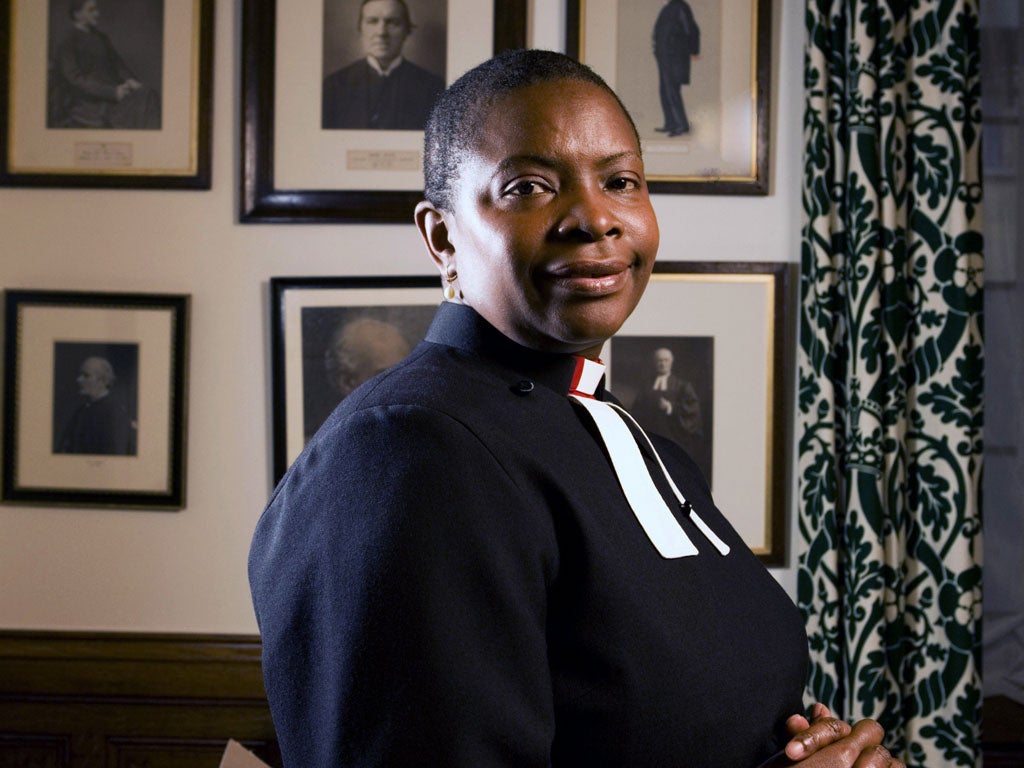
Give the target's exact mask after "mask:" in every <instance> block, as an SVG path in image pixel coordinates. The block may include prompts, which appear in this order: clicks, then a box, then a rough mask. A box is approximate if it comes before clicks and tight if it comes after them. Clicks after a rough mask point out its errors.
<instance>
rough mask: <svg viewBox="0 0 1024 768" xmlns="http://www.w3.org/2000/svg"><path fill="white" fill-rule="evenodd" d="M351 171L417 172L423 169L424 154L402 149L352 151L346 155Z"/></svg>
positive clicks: (348, 167) (347, 165)
mask: <svg viewBox="0 0 1024 768" xmlns="http://www.w3.org/2000/svg"><path fill="white" fill-rule="evenodd" d="M345 161H346V167H347V169H348V170H350V171H416V172H419V171H420V170H421V169H422V168H423V161H422V153H420V152H416V151H414V150H407V149H406V150H402V149H350V150H348V152H346V153H345Z"/></svg>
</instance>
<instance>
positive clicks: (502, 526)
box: [249, 405, 557, 768]
mask: <svg viewBox="0 0 1024 768" xmlns="http://www.w3.org/2000/svg"><path fill="white" fill-rule="evenodd" d="M537 506H538V505H537V504H532V505H531V504H530V503H528V502H527V501H526V500H525V497H524V494H523V492H522V491H521V490H520V489H519V488H518V487H517V486H516V484H515V482H513V480H512V478H511V477H510V475H509V474H508V473H507V472H506V471H505V470H504V469H503V467H502V463H501V460H500V458H499V457H497V456H494V455H493V454H492V452H491V451H490V450H489V449H488V447H487V446H486V445H485V444H484V443H483V442H481V441H480V440H479V439H478V438H477V437H476V436H474V435H473V434H472V433H471V431H470V430H469V429H468V428H467V427H466V426H464V425H463V424H461V423H459V422H458V421H456V420H454V419H453V418H452V417H450V416H448V415H445V414H442V413H439V412H437V411H433V410H430V409H426V408H422V407H418V406H394V405H390V406H386V407H383V406H382V407H375V408H369V409H366V410H362V411H358V412H356V413H355V414H353V415H351V416H348V417H347V418H346V419H345V420H344V421H343V422H341V423H340V424H337V425H335V426H334V427H333V428H331V429H329V430H328V431H327V432H325V433H322V434H321V435H320V436H318V438H316V439H315V440H314V443H313V444H312V445H311V446H310V450H308V451H307V452H306V453H305V454H304V455H303V457H302V458H300V460H299V461H298V462H297V463H296V465H295V466H294V467H293V468H292V469H291V470H290V471H289V473H288V474H287V475H286V477H285V479H284V480H283V482H282V483H281V485H280V486H279V488H278V490H277V492H276V493H275V497H274V498H273V499H272V501H271V503H270V505H269V506H268V508H267V510H266V511H265V512H264V515H263V517H262V518H261V520H260V522H259V524H258V526H257V530H256V534H255V536H254V539H253V545H252V550H251V553H250V559H249V575H250V582H251V586H252V592H253V599H254V603H255V607H256V612H257V618H258V621H259V626H260V631H261V634H262V639H263V663H264V677H265V681H266V686H267V693H268V697H269V700H270V704H271V710H272V713H273V717H274V722H275V727H276V729H277V733H278V738H279V740H280V745H281V749H282V754H283V755H284V758H285V765H286V766H287V767H288V768H319V767H322V768H328V767H330V768H335V767H336V766H342V765H344V766H352V767H353V768H358V767H369V766H396V765H403V766H406V765H408V766H413V765H437V766H440V765H443V766H448V767H450V768H460V767H461V766H466V768H469V767H470V766H472V767H473V768H479V767H480V766H509V767H511V766H515V767H516V768H523V767H524V766H542V765H548V764H549V762H550V751H551V742H552V739H553V737H554V714H553V705H552V684H551V679H550V673H549V668H548V662H547V648H546V635H545V621H546V603H547V600H546V594H547V587H548V585H549V583H550V581H551V579H553V574H554V570H555V569H556V568H557V556H556V554H555V553H556V551H557V550H556V546H555V539H554V532H553V530H552V525H551V522H550V513H548V512H546V511H545V510H541V509H537V508H536V507H537Z"/></svg>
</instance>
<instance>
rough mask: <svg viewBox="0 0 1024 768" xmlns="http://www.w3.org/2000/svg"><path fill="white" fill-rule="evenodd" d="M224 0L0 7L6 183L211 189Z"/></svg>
mask: <svg viewBox="0 0 1024 768" xmlns="http://www.w3.org/2000/svg"><path fill="white" fill-rule="evenodd" d="M213 2H214V0H0V83H2V87H0V184H2V185H6V186H24V187H132V188H135V187H144V188H171V189H174V188H186V189H209V188H210V121H211V109H212V77H213Z"/></svg>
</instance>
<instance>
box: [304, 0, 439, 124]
mask: <svg viewBox="0 0 1024 768" xmlns="http://www.w3.org/2000/svg"><path fill="white" fill-rule="evenodd" d="M328 2H330V0H328ZM325 10H326V9H325ZM329 24H330V20H329V19H326V20H325V33H329V32H331V31H332V30H329V29H326V27H327V26H328V25H329ZM357 29H358V32H359V43H360V45H361V48H362V52H363V56H362V58H360V59H358V60H357V61H355V62H353V63H351V64H349V65H347V66H345V67H342V68H341V69H338V70H336V71H334V72H332V73H330V74H329V75H327V76H326V77H325V78H324V81H323V101H322V108H323V112H322V122H321V127H323V128H325V129H332V128H344V129H379V130H414V131H419V130H423V125H424V123H425V122H426V120H427V115H428V114H430V108H431V107H432V106H433V104H434V99H435V98H437V96H438V94H440V93H441V91H443V90H444V78H443V77H441V76H440V75H437V74H435V73H434V72H431V71H429V70H427V69H425V68H423V67H421V66H419V65H418V64H414V63H413V62H412V61H410V60H409V59H407V58H406V57H405V55H404V49H405V45H406V42H407V41H408V39H409V37H410V35H411V34H412V32H413V30H414V29H415V25H414V24H413V22H412V17H411V16H410V14H409V7H408V5H407V4H406V3H405V0H362V3H361V4H360V6H359V17H358V24H357Z"/></svg>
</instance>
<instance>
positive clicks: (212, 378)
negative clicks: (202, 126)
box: [0, 0, 802, 633]
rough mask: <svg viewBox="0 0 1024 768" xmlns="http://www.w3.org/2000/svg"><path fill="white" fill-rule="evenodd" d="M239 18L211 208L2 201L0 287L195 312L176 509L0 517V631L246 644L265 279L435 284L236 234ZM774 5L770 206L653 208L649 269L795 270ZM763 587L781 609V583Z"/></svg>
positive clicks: (795, 113)
mask: <svg viewBox="0 0 1024 768" xmlns="http://www.w3.org/2000/svg"><path fill="white" fill-rule="evenodd" d="M240 5H241V3H238V2H230V1H229V0H220V2H218V3H217V11H216V14H217V19H216V29H217V31H216V54H215V59H216V65H215V66H216V73H215V84H214V86H215V109H214V112H215V114H214V147H213V158H214V167H213V188H212V189H211V190H210V191H208V192H163V191H100V190H80V191H72V190H56V189H49V190H27V189H25V190H16V189H2V190H0V233H2V234H0V286H2V287H3V288H31V289H50V290H66V289H74V290H86V291H139V292H169V293H189V294H191V295H192V302H193V303H192V344H191V355H192V359H191V366H190V381H189V419H188V427H189V435H188V506H187V507H186V508H185V509H184V510H182V511H180V512H141V511H117V510H101V509H48V508H30V507H19V506H13V505H0V584H2V585H3V588H2V589H0V628H6V629H15V628H16V629H67V630H138V631H171V632H226V633H236V632H238V633H250V632H255V631H256V624H255V620H254V618H253V613H252V608H251V605H250V602H249V590H248V584H247V580H246V555H247V551H248V546H249V538H250V535H251V532H252V529H253V526H254V525H255V523H256V519H257V517H258V516H259V513H260V511H261V509H262V506H263V504H264V502H265V500H266V498H267V496H268V494H269V491H270V439H271V434H270V408H269V404H268V401H269V395H270V372H269V330H268V301H267V280H268V279H269V278H270V277H271V276H278V275H374V274H395V275H400V274H430V273H431V270H430V266H429V263H428V261H427V257H426V255H425V254H424V252H423V249H422V247H421V246H420V244H419V242H418V237H417V235H416V233H415V231H414V230H413V227H412V226H411V225H390V226H379V225H373V226H370V225H349V226H326V225H325V226H295V225H291V226H289V225H240V224H238V223H237V207H238V206H237V200H236V197H237V195H236V188H237V186H238V183H237V178H238V173H237V169H238V136H239V109H238V102H239V99H238V80H239V67H238V64H237V62H238V60H239V48H240V42H239V39H240V34H239V29H240V8H239V6H240ZM773 5H774V10H775V16H776V18H775V23H774V27H775V31H774V41H773V48H774V59H773V60H774V64H773V68H774V77H773V85H772V93H773V125H772V142H773V153H772V158H771V163H772V177H773V188H772V192H771V194H770V195H769V196H767V197H761V198H746V199H744V198H728V197H694V196H659V197H657V198H656V200H655V207H656V209H657V212H658V215H659V218H660V221H661V226H662V251H661V258H664V259H672V260H678V259H695V260H765V261H795V260H797V259H798V254H799V231H798V230H799V221H800V215H799V173H800V170H799V165H800V147H799V142H800V130H801V129H800V111H801V95H800V84H801V80H802V77H801V72H800V68H801V62H802V58H801V57H802V15H801V10H800V5H801V3H799V2H798V1H797V0H775V2H774V3H773ZM561 6H562V3H561V0H535V6H534V9H533V10H534V13H533V20H532V28H533V29H534V36H533V38H532V39H533V41H534V44H535V45H536V46H537V47H547V48H561V41H562V35H563V31H562V30H563V29H564V15H563V13H562V10H561ZM791 560H792V558H791ZM775 575H776V576H777V577H778V578H779V580H780V581H781V582H782V583H783V585H784V586H786V588H787V589H788V590H789V591H790V592H791V593H792V592H793V588H794V584H795V576H794V572H793V570H792V568H783V569H776V570H775Z"/></svg>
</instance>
